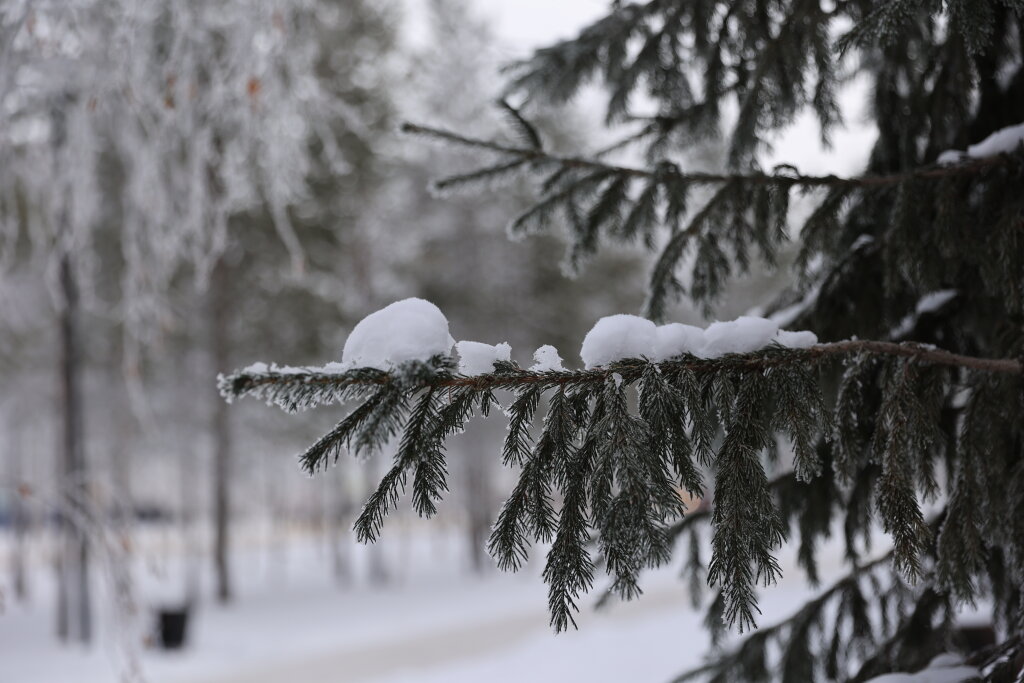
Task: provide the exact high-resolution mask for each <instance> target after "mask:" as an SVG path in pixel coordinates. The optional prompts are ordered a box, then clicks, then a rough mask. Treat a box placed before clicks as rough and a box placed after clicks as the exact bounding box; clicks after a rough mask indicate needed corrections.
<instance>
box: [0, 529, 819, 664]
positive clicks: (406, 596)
mask: <svg viewBox="0 0 1024 683" xmlns="http://www.w3.org/2000/svg"><path fill="white" fill-rule="evenodd" d="M404 538H405V541H404V542H400V540H401V536H399V535H396V536H393V537H392V538H391V543H392V545H391V547H390V548H388V549H387V550H388V552H389V553H390V557H389V560H390V561H391V563H392V566H393V567H400V568H401V569H400V575H399V576H396V577H395V581H394V582H393V583H392V584H391V585H388V586H383V587H372V586H370V585H368V582H367V581H366V580H365V578H363V577H357V579H356V585H354V586H352V587H350V588H341V587H339V586H337V585H336V584H335V583H333V581H332V580H331V578H330V576H329V575H330V571H329V569H328V567H329V562H328V558H327V556H326V554H325V553H324V552H323V550H322V548H321V547H319V545H317V544H314V543H312V542H311V541H309V540H308V539H306V540H301V539H297V540H294V541H293V542H292V543H290V544H289V546H288V547H287V549H286V550H284V551H282V552H280V553H278V554H276V555H271V554H268V553H267V552H266V550H265V549H257V548H250V549H248V550H246V551H244V552H241V553H239V554H238V556H237V557H236V562H235V567H236V568H237V569H238V574H239V594H240V595H239V599H238V600H237V602H236V603H235V604H234V605H232V606H230V607H227V608H221V607H216V606H214V605H212V604H209V603H206V604H203V605H202V606H201V609H200V610H199V612H198V613H197V615H196V620H195V622H194V624H193V626H194V630H193V631H192V632H191V633H190V643H189V647H188V648H187V649H185V650H184V651H182V652H178V653H163V652H159V651H155V650H152V649H149V650H140V651H141V662H142V666H143V671H144V674H145V680H146V681H150V682H152V683H243V682H245V683H272V682H277V681H303V682H304V683H317V682H318V681H332V682H345V681H381V682H386V683H397V682H399V681H426V682H435V681H436V682H437V683H441V682H454V683H460V682H462V681H466V682H469V681H474V682H475V681H481V680H486V681H489V682H497V683H500V682H502V681H524V680H529V681H564V680H586V681H593V682H599V681H623V680H635V681H664V680H667V679H669V678H670V677H671V675H672V674H674V673H678V672H679V671H681V670H682V669H685V668H687V667H688V666H691V665H694V664H696V663H698V662H699V661H700V657H701V655H702V653H703V651H704V649H705V646H706V644H707V638H706V636H705V635H704V633H703V630H702V628H701V625H700V623H701V615H700V614H698V613H695V612H693V611H692V610H691V609H690V607H689V602H688V598H687V596H686V593H685V590H684V588H683V584H682V582H680V581H679V580H678V578H677V576H676V573H677V570H676V568H675V567H673V568H669V569H667V570H666V571H661V572H658V573H654V574H651V575H649V577H648V579H647V581H646V583H645V590H646V594H645V595H644V597H643V598H642V599H641V600H640V601H638V602H634V603H630V604H626V605H615V606H612V607H611V608H610V609H608V610H603V611H601V612H594V611H593V610H591V609H590V608H589V607H585V608H584V613H583V614H582V615H581V618H580V620H579V621H580V630H579V631H577V632H572V633H567V634H561V635H558V636H555V635H553V634H552V633H551V632H550V630H549V629H548V627H547V615H546V611H545V594H544V587H543V585H542V584H541V583H540V581H539V578H538V577H537V574H538V573H539V570H540V566H539V562H537V563H534V565H533V566H531V567H529V568H528V571H527V572H524V573H522V574H520V575H500V574H498V573H497V572H492V573H490V574H488V575H485V576H477V575H473V574H471V573H469V572H467V571H466V569H465V554H464V548H463V547H462V546H461V545H460V537H459V536H456V535H453V534H450V533H444V532H443V531H442V532H433V531H431V530H429V529H428V528H427V527H420V526H414V527H412V528H410V529H408V530H406V531H405V533H404ZM359 552H360V553H361V554H360V556H358V557H356V558H354V559H355V560H356V565H357V569H359V568H362V569H363V570H365V560H366V556H365V551H364V550H360V551H359ZM395 571H396V573H399V570H395ZM140 573H141V574H142V581H141V583H142V584H143V587H142V592H143V593H144V594H146V595H148V597H146V598H144V601H149V602H152V600H153V597H152V596H154V595H157V594H159V593H160V592H161V590H163V592H164V593H166V587H164V588H161V587H160V586H158V585H157V582H154V581H153V580H152V578H151V577H149V578H147V576H146V572H140ZM49 574H50V572H49V571H48V570H47V569H46V568H45V567H42V568H40V573H38V574H37V575H36V576H35V577H34V582H35V589H36V590H35V596H34V602H33V603H32V604H31V605H30V606H28V607H23V606H17V605H11V604H8V605H7V606H6V611H5V612H4V613H2V614H0V682H2V683H62V682H63V681H75V682H76V683H93V682H96V683H100V682H103V683H106V682H114V681H118V680H120V677H119V675H118V666H119V661H120V660H119V658H118V656H117V652H116V650H115V649H114V648H113V646H112V645H111V643H112V640H111V638H110V634H109V628H108V629H107V630H108V633H106V634H105V635H104V637H103V639H102V640H103V642H104V643H105V644H101V645H100V646H99V647H96V648H93V649H92V650H91V651H83V650H81V649H76V648H62V647H59V646H57V645H56V644H55V642H54V640H53V638H52V605H51V599H50V597H49V596H48V595H47V590H46V589H45V582H46V579H47V577H48V576H49ZM789 576H790V578H789V579H788V580H787V582H785V583H784V584H783V585H781V586H779V587H777V588H775V589H773V590H771V591H769V592H768V593H767V594H766V596H765V599H764V601H763V607H764V608H765V613H766V616H765V621H764V623H769V622H770V620H771V619H772V618H773V617H775V616H780V615H784V614H786V613H787V612H789V611H791V610H792V609H793V607H794V604H795V602H794V601H795V599H797V598H799V597H800V596H801V595H803V594H804V593H805V589H804V588H803V587H802V585H801V581H800V575H799V573H797V572H795V571H792V572H789ZM138 638H139V640H141V635H138Z"/></svg>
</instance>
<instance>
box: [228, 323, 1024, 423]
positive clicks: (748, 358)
mask: <svg viewBox="0 0 1024 683" xmlns="http://www.w3.org/2000/svg"><path fill="white" fill-rule="evenodd" d="M857 355H867V356H880V357H886V356H888V357H899V358H913V359H915V360H916V361H917V362H918V363H923V364H926V365H942V366H949V367H961V368H965V369H968V370H976V371H979V372H987V373H999V374H1011V375H1014V374H1020V373H1022V372H1024V364H1022V362H1021V361H1020V360H1018V359H1014V358H981V357H977V356H968V355H964V354H957V353H952V352H950V351H945V350H943V349H939V348H936V347H934V346H931V345H923V344H916V343H913V342H887V341H872V340H859V339H855V340H848V341H841V342H831V343H827V344H817V345H815V346H812V347H810V348H808V349H784V348H781V347H769V348H767V349H764V350H761V351H755V352H752V353H747V354H730V355H727V356H723V357H721V358H715V359H701V358H697V357H695V356H684V357H679V358H677V359H672V360H668V361H664V362H662V363H659V364H658V365H659V367H661V369H662V371H664V372H677V373H678V372H691V373H698V374H711V375H714V374H716V373H719V372H722V371H726V370H737V369H747V370H753V369H768V368H773V367H784V366H789V365H799V364H808V365H813V364H818V363H823V362H827V361H831V360H833V359H836V358H840V357H844V356H857ZM648 365H649V363H647V362H646V361H642V360H639V359H634V360H625V361H618V362H616V363H613V364H611V365H610V366H608V367H607V368H598V369H592V370H564V371H548V372H533V371H531V370H521V369H516V370H512V371H506V372H495V373H491V374H484V375H475V376H472V377H462V376H452V375H441V374H439V375H433V376H427V377H425V378H424V379H423V380H422V384H421V385H420V386H432V387H452V388H454V387H471V388H473V389H475V390H477V391H482V390H497V389H518V388H524V387H535V388H536V389H537V390H538V391H545V390H547V389H550V388H554V387H558V386H565V385H582V384H590V385H594V384H601V383H603V382H604V381H605V380H606V379H608V378H609V377H611V376H612V375H613V374H616V373H618V374H620V375H621V376H622V377H623V378H624V379H626V380H628V381H631V382H632V381H635V380H637V379H639V378H640V376H641V375H642V374H643V371H644V369H645V368H646V367H647V366H648ZM391 381H393V375H392V374H390V373H386V372H381V371H372V372H371V371H367V370H364V369H357V370H349V371H346V372H324V371H322V370H319V369H316V368H308V369H304V370H302V371H296V372H288V373H280V372H273V371H271V372H245V371H240V372H236V373H232V374H228V375H221V376H220V377H219V378H218V388H219V389H220V393H221V395H222V396H223V397H224V398H225V399H227V400H233V399H236V398H243V397H246V396H254V397H256V398H264V399H267V398H268V397H269V396H273V397H274V399H273V401H272V402H273V403H275V404H277V405H279V406H285V407H287V406H289V405H293V403H294V401H292V400H289V399H294V398H297V397H301V396H304V395H306V394H308V393H317V394H318V395H321V397H322V398H323V399H324V400H323V401H322V402H323V403H329V402H341V401H344V400H350V397H349V395H347V394H343V393H340V392H341V390H346V389H350V388H352V387H356V386H369V387H374V386H378V385H381V384H387V383H389V382H391ZM325 389H327V390H329V391H328V392H327V393H326V394H325V393H324V390H325ZM268 402H270V401H269V400H268Z"/></svg>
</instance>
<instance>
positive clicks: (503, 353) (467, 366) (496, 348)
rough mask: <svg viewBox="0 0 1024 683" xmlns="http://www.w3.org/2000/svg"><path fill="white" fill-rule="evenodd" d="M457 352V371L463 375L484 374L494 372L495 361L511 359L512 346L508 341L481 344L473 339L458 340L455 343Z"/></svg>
mask: <svg viewBox="0 0 1024 683" xmlns="http://www.w3.org/2000/svg"><path fill="white" fill-rule="evenodd" d="M455 350H456V351H458V352H459V373H461V374H463V375H486V374H487V373H490V372H494V364H495V363H496V362H497V361H505V362H506V363H507V362H509V361H511V360H512V347H511V346H509V344H508V342H502V343H500V344H495V345H493V346H492V345H491V344H483V343H481V342H475V341H460V342H458V343H456V344H455Z"/></svg>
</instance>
